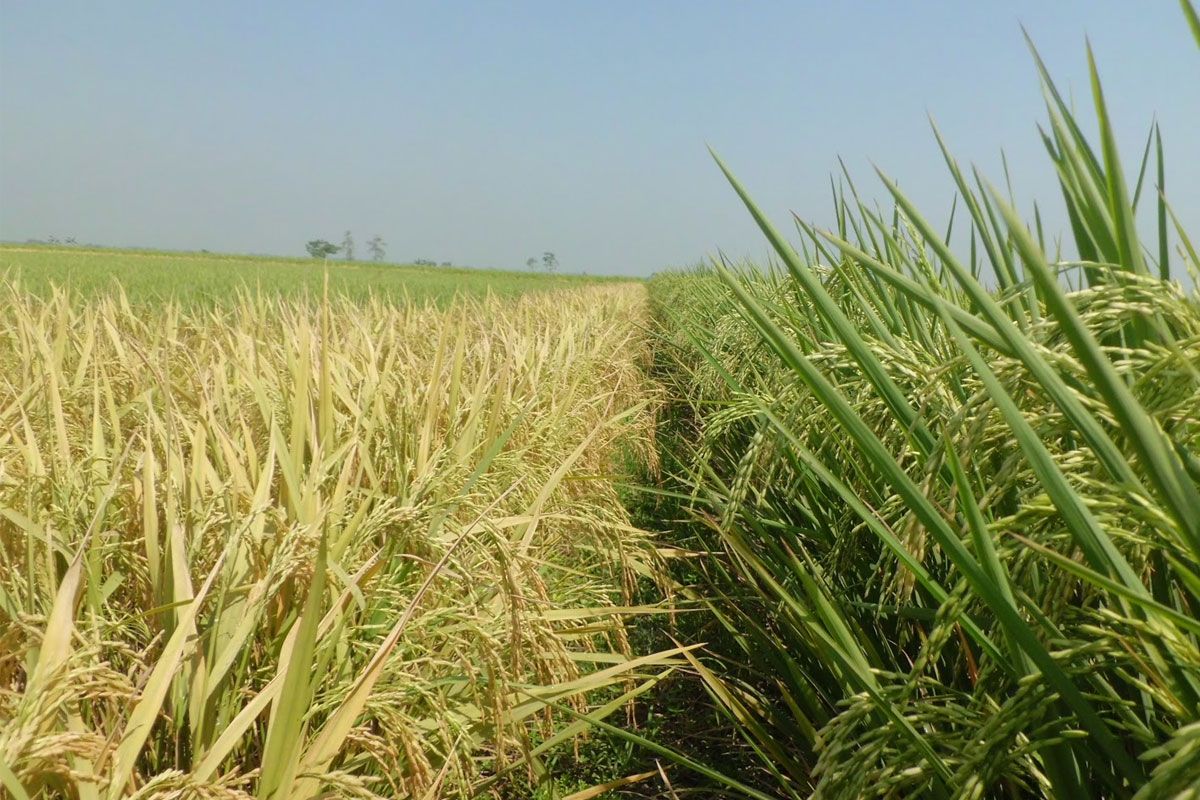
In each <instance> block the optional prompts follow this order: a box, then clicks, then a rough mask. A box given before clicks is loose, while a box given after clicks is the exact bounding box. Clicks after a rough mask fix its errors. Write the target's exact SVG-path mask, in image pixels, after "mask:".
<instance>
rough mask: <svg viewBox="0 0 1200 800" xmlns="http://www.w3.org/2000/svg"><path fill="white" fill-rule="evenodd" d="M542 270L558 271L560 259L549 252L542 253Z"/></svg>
mask: <svg viewBox="0 0 1200 800" xmlns="http://www.w3.org/2000/svg"><path fill="white" fill-rule="evenodd" d="M542 269H544V270H546V272H557V271H558V257H557V256H555V255H554V253H551V252H550V251H549V250H547V251H546V252H544V253H542Z"/></svg>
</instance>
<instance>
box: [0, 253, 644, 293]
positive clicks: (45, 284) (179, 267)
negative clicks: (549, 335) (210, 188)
mask: <svg viewBox="0 0 1200 800" xmlns="http://www.w3.org/2000/svg"><path fill="white" fill-rule="evenodd" d="M326 277H328V281H329V289H330V291H331V292H332V294H333V295H334V296H338V297H349V298H352V299H356V300H367V299H370V298H373V297H374V298H379V299H387V300H393V301H409V300H410V301H414V302H417V303H425V302H435V303H437V304H438V305H440V306H443V307H444V306H446V305H448V304H449V303H451V302H452V301H453V300H454V299H455V298H456V297H464V296H467V297H484V296H487V295H495V296H498V297H516V296H518V295H521V294H524V293H526V292H535V291H545V290H550V289H570V288H574V287H578V286H582V285H585V284H589V283H597V282H612V281H618V282H619V281H620V280H622V279H614V278H603V277H584V276H578V275H557V274H556V275H546V274H543V273H536V272H511V271H504V270H490V269H464V268H456V267H425V266H415V265H411V264H381V263H377V262H374V261H343V260H338V259H330V260H328V261H318V260H315V259H312V258H276V257H269V256H239V255H220V254H215V253H170V252H159V251H153V250H115V249H97V248H88V247H52V246H47V245H16V244H4V245H0V279H5V280H9V281H14V282H17V283H18V284H19V285H20V286H21V287H22V288H24V289H26V290H28V291H30V292H33V293H35V294H38V295H41V296H43V297H44V296H47V295H48V294H50V293H51V292H52V291H53V289H55V288H60V289H65V290H67V291H68V292H72V293H77V294H80V295H85V296H91V295H95V294H104V293H107V292H110V291H112V290H114V289H117V288H119V289H120V290H121V291H123V292H124V293H125V296H126V297H127V298H129V300H130V301H131V302H133V303H135V304H137V303H141V302H142V301H146V302H159V301H163V300H174V301H178V302H180V303H183V304H187V305H196V304H202V305H213V304H215V303H222V302H223V301H224V300H225V299H226V298H229V297H230V296H232V295H234V294H236V293H237V292H238V291H239V290H241V289H249V290H251V291H254V292H262V293H264V294H265V295H267V296H268V297H278V296H282V297H305V296H307V297H309V298H314V297H320V296H321V294H322V292H323V291H324V288H325V285H326V284H325V281H326ZM625 280H628V279H625Z"/></svg>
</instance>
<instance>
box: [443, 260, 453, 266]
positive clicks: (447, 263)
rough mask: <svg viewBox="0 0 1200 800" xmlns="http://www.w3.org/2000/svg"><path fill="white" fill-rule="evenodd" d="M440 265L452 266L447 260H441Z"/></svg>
mask: <svg viewBox="0 0 1200 800" xmlns="http://www.w3.org/2000/svg"><path fill="white" fill-rule="evenodd" d="M442 266H443V267H452V266H454V265H453V264H451V263H450V262H449V261H443V262H442Z"/></svg>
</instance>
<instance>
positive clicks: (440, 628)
mask: <svg viewBox="0 0 1200 800" xmlns="http://www.w3.org/2000/svg"><path fill="white" fill-rule="evenodd" d="M0 303H2V304H3V306H4V308H5V309H6V311H5V313H4V314H3V315H2V316H0V376H3V377H2V378H0V619H2V620H3V624H2V625H0V720H3V723H4V724H3V725H0V771H2V772H3V777H4V778H5V780H4V781H3V782H0V785H4V786H5V787H7V788H8V790H9V791H10V792H14V787H15V793H18V794H19V793H20V792H21V791H23V792H24V793H26V794H27V795H30V796H66V797H78V798H84V799H85V800H86V798H100V797H107V798H117V797H160V798H165V797H211V798H238V797H250V796H257V797H277V798H285V797H286V798H306V797H318V796H338V797H415V798H432V797H473V796H480V795H483V796H487V795H488V794H489V793H492V794H494V793H499V792H501V791H505V787H509V789H508V790H509V791H511V787H513V786H518V787H519V786H529V785H530V784H531V782H534V781H538V780H539V778H540V777H541V770H542V769H543V764H542V756H543V755H544V754H546V753H547V752H550V751H551V750H552V749H553V748H555V747H556V746H559V745H561V744H562V743H563V742H567V741H568V740H570V739H572V737H574V736H575V735H576V734H578V733H580V732H581V731H584V730H585V729H586V728H587V727H588V723H587V721H586V720H583V721H581V720H579V719H577V718H576V717H574V716H572V714H570V713H569V712H566V711H565V710H562V709H561V705H562V704H565V705H567V706H569V707H571V708H574V709H575V710H576V711H577V712H583V713H587V714H590V715H592V716H593V717H599V716H603V715H607V714H611V713H614V712H616V711H618V710H620V709H621V708H623V707H624V705H625V703H624V700H626V699H627V697H628V696H627V695H626V693H636V692H639V691H642V690H644V689H645V688H646V686H647V685H648V684H647V683H646V681H647V680H650V681H651V682H652V681H653V680H654V678H653V676H654V675H656V674H659V673H661V672H663V671H669V670H670V669H671V667H670V664H669V663H668V662H669V659H668V658H665V657H646V658H637V657H636V655H635V654H634V653H633V652H631V648H630V646H629V643H628V640H627V636H626V632H625V629H624V622H623V613H624V612H625V611H628V610H630V609H628V606H630V604H631V602H632V594H631V593H632V589H633V586H634V584H635V582H637V581H638V580H640V579H641V578H642V576H644V575H646V574H648V572H649V566H648V561H649V559H651V558H652V556H653V551H652V550H651V549H650V548H649V546H648V544H647V541H646V539H645V536H644V534H642V533H641V532H640V531H638V530H637V529H635V528H634V527H632V526H631V525H630V523H629V519H628V516H627V514H626V511H625V510H624V508H623V506H622V504H621V502H620V499H619V497H618V496H617V493H616V490H615V488H614V485H613V483H614V481H613V479H614V478H615V477H616V476H617V475H618V474H619V471H620V470H622V469H624V468H626V466H623V465H628V464H630V463H634V462H637V461H638V460H643V461H644V460H645V459H650V458H652V457H653V452H652V449H651V448H650V447H649V446H648V442H650V441H652V437H651V429H650V425H651V417H652V411H653V406H654V404H655V402H656V399H655V396H654V394H653V392H652V391H650V389H649V386H648V383H647V380H646V378H645V377H644V373H643V366H644V362H645V361H646V359H647V357H648V354H647V351H646V344H645V341H644V338H643V337H642V336H641V334H640V333H639V328H640V326H641V324H642V322H643V321H644V318H645V315H646V313H647V311H646V302H645V287H644V285H643V284H639V283H628V284H596V285H587V286H581V287H579V288H574V289H570V290H557V291H548V292H541V293H532V294H527V295H524V296H520V297H516V298H509V299H497V298H495V297H492V298H484V299H460V300H458V301H456V302H454V303H452V304H451V305H450V306H449V307H448V308H444V309H439V308H437V307H435V306H433V305H431V304H422V303H420V302H417V301H409V302H405V301H398V302H397V301H389V300H382V299H378V298H375V299H369V300H351V299H347V298H345V297H342V296H336V295H335V296H331V297H328V298H325V299H322V298H320V297H316V298H313V297H310V298H309V299H286V298H283V297H280V296H271V295H264V294H263V293H251V292H248V291H247V292H240V293H238V294H236V295H235V296H232V297H230V298H228V299H227V301H225V302H222V303H219V304H215V305H212V306H205V307H200V306H195V305H189V306H184V305H181V304H180V303H178V302H175V301H169V302H165V303H161V304H159V305H149V306H147V305H137V304H133V305H131V303H130V301H129V299H128V298H127V297H126V296H125V295H124V294H123V293H122V292H121V291H119V290H110V291H106V292H102V293H100V294H96V295H92V296H90V297H86V298H84V297H80V296H78V295H70V294H68V293H66V292H63V291H61V290H60V291H53V292H51V293H50V294H49V295H48V296H47V295H38V294H34V293H30V292H26V291H24V290H21V289H19V288H18V287H16V286H14V285H12V284H11V283H10V284H6V285H3V286H0ZM629 696H631V695H629ZM545 700H552V701H555V702H557V703H559V704H560V711H559V712H557V713H551V712H550V711H548V710H547V705H546V703H545V702H543V701H545ZM517 795H518V796H526V795H527V791H526V790H520V789H518V790H517Z"/></svg>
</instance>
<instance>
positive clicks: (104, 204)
mask: <svg viewBox="0 0 1200 800" xmlns="http://www.w3.org/2000/svg"><path fill="white" fill-rule="evenodd" d="M0 10H2V13H0V238H3V239H8V240H24V239H26V238H35V237H36V238H42V237H46V236H48V235H51V234H54V235H57V236H60V237H61V236H66V235H74V236H75V237H77V238H78V239H79V240H80V241H81V242H82V241H87V242H95V243H102V244H112V245H137V246H147V247H163V248H179V249H199V248H208V249H211V250H221V251H239V252H257V253H284V254H302V252H303V243H304V242H305V241H306V240H308V239H311V238H314V237H318V236H319V237H324V238H328V239H332V240H334V241H338V240H340V238H341V235H342V232H343V231H344V230H345V229H347V228H349V229H351V230H353V232H354V233H355V235H356V237H357V238H358V240H359V242H360V248H361V243H362V242H363V241H365V240H366V239H367V238H368V237H369V236H370V235H372V234H375V233H379V234H381V235H382V236H383V237H384V238H385V239H386V240H387V241H388V243H389V257H390V258H393V259H396V260H401V259H413V258H432V259H436V260H438V261H442V260H452V261H454V262H455V263H456V264H467V265H478V266H497V267H520V266H521V265H523V263H524V261H525V259H526V258H527V257H529V256H531V255H537V254H540V253H541V252H542V251H543V250H547V249H548V250H553V251H555V252H556V253H557V254H558V258H559V260H560V262H561V263H562V266H563V268H564V269H565V270H568V271H576V272H577V271H584V270H586V271H588V272H592V273H630V274H648V273H650V272H653V271H654V270H657V269H660V268H662V267H664V266H668V265H678V264H684V263H689V262H694V261H696V260H699V259H702V258H704V257H705V256H706V255H709V254H712V253H715V252H716V251H717V249H718V248H720V249H722V250H724V251H726V252H728V253H730V254H732V255H735V256H740V255H752V256H759V257H761V256H762V255H763V254H764V253H765V247H764V245H763V243H762V240H761V237H760V236H759V235H758V233H757V232H756V230H755V229H754V228H753V226H752V224H751V222H750V220H749V219H748V217H747V215H746V213H745V211H744V210H743V209H742V208H741V207H740V206H739V205H738V203H737V201H736V198H735V196H734V195H733V193H732V191H731V190H730V189H729V188H728V186H727V185H726V184H725V183H724V182H723V180H722V178H721V176H720V173H719V172H718V171H717V169H716V168H715V166H714V165H713V163H712V162H711V160H710V159H709V156H708V154H707V151H706V149H705V144H706V143H711V144H712V145H713V146H714V147H715V148H716V149H717V150H718V151H719V152H721V153H722V154H723V156H724V157H725V158H726V159H727V160H728V161H729V163H730V164H731V166H732V167H733V168H734V170H735V171H736V172H737V173H738V174H739V176H740V177H741V178H742V179H743V180H744V181H745V182H746V183H747V184H748V186H749V187H750V189H751V191H752V192H753V193H754V194H755V195H756V196H757V198H758V199H759V200H760V202H761V203H762V204H763V205H764V207H765V208H767V209H768V211H769V212H770V213H772V214H773V215H775V216H776V217H777V218H778V219H779V220H781V221H784V222H786V219H787V218H786V214H787V213H788V212H789V211H793V210H794V211H796V212H797V213H798V214H800V215H801V216H803V217H805V218H810V219H815V220H817V221H818V222H822V223H824V222H827V221H828V219H829V216H830V215H829V211H828V209H829V205H830V204H829V199H828V198H829V188H828V187H829V181H828V177H829V174H830V173H831V172H832V171H834V170H836V168H837V156H838V155H839V154H840V155H842V156H843V157H844V158H845V159H846V160H847V162H848V164H849V165H850V167H851V169H852V171H853V172H854V174H855V175H856V176H857V178H858V180H859V182H860V184H864V185H870V186H871V187H874V186H875V185H876V184H875V182H874V181H873V176H872V175H871V173H870V164H871V162H872V161H874V162H875V163H878V164H879V165H880V166H882V167H883V168H884V169H885V170H887V171H888V172H889V173H891V174H892V175H893V176H895V177H896V178H897V179H899V180H900V182H901V184H902V186H904V187H905V188H907V189H908V190H909V191H910V192H911V193H912V194H913V195H914V196H915V197H916V198H917V200H918V201H919V202H921V203H922V204H924V206H925V207H927V208H928V209H929V211H930V214H931V215H932V216H937V217H944V215H945V212H946V210H947V209H948V206H949V201H950V187H949V183H948V180H947V178H946V173H945V169H944V166H943V165H942V163H941V161H940V156H939V154H938V151H937V149H936V146H935V143H934V141H933V138H932V136H931V134H930V132H929V127H928V122H927V119H926V113H927V112H928V113H931V114H933V115H934V116H935V117H936V119H937V120H938V123H939V125H940V126H941V127H942V129H943V131H944V133H945V134H946V136H947V137H948V138H949V140H950V142H951V144H952V146H953V147H954V148H955V150H956V152H957V153H958V155H959V156H960V158H961V159H962V160H968V161H976V162H979V163H980V164H981V165H982V166H983V167H984V168H985V170H987V171H988V172H989V173H990V174H991V175H993V176H995V177H996V179H997V180H999V179H1000V170H999V157H998V154H999V151H1000V149H1001V147H1003V148H1005V150H1006V152H1007V154H1008V157H1009V161H1010V164H1011V166H1012V173H1013V178H1014V181H1015V183H1016V187H1017V195H1018V199H1019V200H1020V201H1021V202H1022V203H1023V204H1024V205H1025V206H1026V208H1028V204H1029V201H1030V200H1032V199H1033V198H1038V199H1040V200H1041V201H1043V202H1044V203H1046V204H1047V205H1048V206H1049V207H1051V208H1053V209H1054V210H1053V211H1051V213H1050V214H1049V215H1048V216H1049V219H1050V222H1051V225H1052V226H1053V227H1061V225H1062V223H1061V219H1062V217H1061V214H1058V213H1057V208H1058V206H1059V202H1058V198H1057V194H1056V192H1055V191H1054V186H1053V177H1052V172H1051V169H1050V167H1049V164H1048V161H1047V159H1046V156H1045V155H1044V152H1043V151H1042V150H1041V144H1040V141H1039V139H1038V137H1037V133H1036V129H1035V127H1034V126H1035V123H1036V122H1037V121H1039V120H1041V119H1042V118H1043V106H1042V101H1041V95H1040V91H1039V88H1038V85H1037V80H1036V76H1035V73H1034V69H1033V66H1032V62H1031V59H1030V57H1029V54H1028V52H1027V50H1026V48H1025V44H1024V41H1023V39H1022V37H1021V33H1020V28H1019V25H1020V23H1024V24H1025V25H1026V27H1027V28H1028V29H1029V31H1030V33H1031V35H1032V36H1033V37H1034V39H1035V41H1036V42H1037V43H1038V45H1039V47H1040V48H1041V50H1042V52H1043V55H1044V56H1045V58H1046V60H1047V62H1048V63H1049V65H1050V67H1051V70H1052V71H1053V72H1054V74H1055V75H1056V76H1057V77H1058V78H1059V80H1060V84H1061V85H1063V86H1064V87H1069V88H1071V89H1073V90H1074V92H1075V95H1076V97H1077V98H1078V100H1079V102H1080V104H1081V105H1082V104H1085V103H1088V102H1090V99H1089V95H1088V93H1087V92H1088V90H1087V83H1086V71H1085V70H1086V62H1085V57H1084V36H1085V34H1086V35H1090V36H1091V38H1092V41H1093V44H1094V46H1095V48H1096V51H1097V57H1098V59H1099V63H1100V68H1101V73H1102V75H1103V77H1104V80H1105V87H1106V91H1107V92H1108V95H1109V100H1110V104H1111V106H1112V107H1113V111H1114V115H1115V117H1116V121H1117V125H1118V132H1119V134H1120V136H1121V139H1122V144H1123V146H1124V153H1125V157H1126V160H1127V162H1128V164H1127V166H1128V168H1129V169H1130V170H1132V169H1133V168H1134V166H1135V165H1136V160H1137V158H1138V156H1139V155H1140V151H1141V145H1142V142H1143V140H1144V136H1145V131H1146V128H1147V126H1148V124H1149V123H1150V120H1151V118H1152V117H1153V116H1154V115H1155V114H1157V115H1158V118H1159V119H1160V120H1161V122H1162V123H1163V128H1164V137H1165V143H1166V147H1167V154H1168V187H1167V188H1168V193H1169V194H1170V195H1171V196H1172V198H1173V200H1174V202H1175V204H1176V206H1177V208H1178V210H1179V212H1180V213H1181V215H1182V216H1183V217H1184V219H1185V221H1190V222H1191V223H1192V224H1191V226H1190V227H1191V229H1192V230H1193V231H1200V157H1198V154H1197V149H1198V147H1197V146H1198V145H1200V52H1198V51H1197V49H1196V47H1195V44H1194V43H1193V42H1192V40H1191V37H1190V36H1189V33H1188V31H1187V29H1186V27H1185V26H1184V23H1183V19H1182V15H1181V14H1180V11H1179V8H1178V5H1177V4H1176V3H1175V2H1174V1H1173V0H1145V1H1142V0H1139V1H1138V2H1131V1H1130V0H1092V2H1079V1H1076V0H1072V1H1070V2H1068V1H1066V0H1055V1H1054V2H1044V1H1039V2H1035V1H1034V0H1015V1H1014V2H976V1H974V0H972V1H971V2H963V1H962V0H954V1H950V0H937V1H935V0H920V1H918V0H913V1H912V2H893V1H890V0H889V1H886V2H885V0H874V1H873V2H866V1H865V0H864V1H859V2H789V3H784V2H779V3H763V2H755V3H750V2H722V3H717V2H685V1H684V0H656V1H655V2H649V3H646V2H561V1H560V2H516V3H499V2H494V3H493V2H489V3H483V2H475V3H468V2H445V3H441V2H438V3H435V2H427V3H322V4H317V3H241V2H238V3H234V2H209V3H158V2H155V3H150V2H120V3H94V2H81V3H52V2H22V3H17V2H10V1H9V0H4V1H3V2H2V3H0ZM1088 118H1089V119H1090V116H1089V117H1088Z"/></svg>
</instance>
